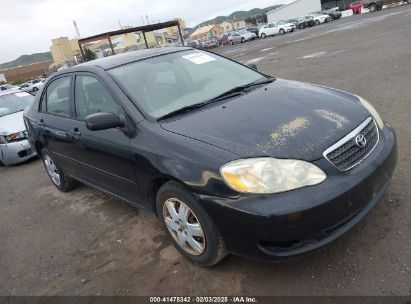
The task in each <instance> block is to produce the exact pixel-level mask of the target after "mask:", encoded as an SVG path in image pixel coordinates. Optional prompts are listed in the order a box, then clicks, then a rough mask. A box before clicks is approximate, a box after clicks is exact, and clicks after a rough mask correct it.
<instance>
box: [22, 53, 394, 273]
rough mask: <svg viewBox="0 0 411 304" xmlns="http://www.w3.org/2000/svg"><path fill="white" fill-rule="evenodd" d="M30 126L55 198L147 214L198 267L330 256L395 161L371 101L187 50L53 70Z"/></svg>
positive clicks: (389, 132) (390, 134) (376, 196)
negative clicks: (79, 195)
mask: <svg viewBox="0 0 411 304" xmlns="http://www.w3.org/2000/svg"><path fill="white" fill-rule="evenodd" d="M25 122H26V125H27V128H28V132H29V139H30V142H31V143H32V145H33V147H35V148H36V151H37V153H38V154H39V155H41V156H42V159H43V162H44V166H45V169H46V172H47V173H48V175H49V176H50V179H51V182H52V183H53V184H54V185H55V186H56V187H57V188H58V189H59V190H61V191H69V190H71V189H72V188H73V187H74V186H75V184H76V182H77V181H79V182H82V183H84V184H87V185H90V186H92V187H95V188H97V189H100V190H102V191H105V192H107V193H109V194H112V195H114V196H115V197H118V198H120V199H122V200H123V201H125V202H127V203H129V204H131V205H133V206H137V207H141V208H145V209H147V210H150V211H152V212H153V213H154V214H156V215H157V216H158V217H159V219H160V220H161V223H162V225H163V227H164V229H165V231H167V234H168V235H169V237H170V241H171V242H172V243H173V244H174V245H175V247H176V248H177V249H178V250H179V251H180V252H181V253H182V254H183V255H184V256H186V257H187V258H189V259H190V260H191V261H193V262H194V263H196V264H199V265H202V266H211V265H214V264H216V263H217V262H219V261H220V260H221V259H222V258H224V257H225V256H226V255H227V254H228V253H232V254H237V255H241V256H246V257H253V258H258V259H263V260H281V259H284V258H288V257H295V256H299V255H302V254H305V253H308V252H311V251H313V250H315V249H319V248H322V247H324V246H325V245H327V244H329V243H331V242H332V241H334V240H336V239H337V238H339V237H340V236H342V235H343V234H345V233H346V232H347V231H348V230H350V229H351V228H352V227H353V226H355V225H356V224H357V223H358V222H359V221H360V220H361V219H363V218H364V217H365V216H366V215H367V213H368V212H369V211H370V210H371V209H372V208H373V207H374V206H375V205H376V203H377V202H378V201H379V200H380V199H381V197H382V196H383V194H384V192H385V191H386V189H387V186H388V184H389V181H390V178H391V176H392V173H393V170H394V168H395V164H396V157H397V153H396V138H395V133H394V131H393V129H392V128H391V127H390V126H389V125H388V124H386V123H384V122H383V120H382V119H381V117H380V115H379V114H378V113H377V111H376V110H375V109H374V107H373V106H372V105H371V104H370V103H369V102H367V101H366V100H365V99H363V98H361V97H359V96H357V95H353V94H350V93H346V92H343V91H339V90H336V89H331V88H326V87H322V86H318V85H312V84H307V83H301V82H295V81H289V80H283V79H278V78H274V77H270V76H267V75H264V74H262V73H260V72H258V71H256V70H255V69H252V68H250V67H247V66H244V65H241V64H239V63H237V62H234V61H231V60H229V59H226V58H224V57H222V56H219V55H216V54H212V53H208V52H204V51H198V50H194V49H192V48H162V49H150V50H143V51H136V52H130V53H126V54H121V55H116V56H112V57H108V58H103V59H98V60H94V61H91V62H88V63H85V64H81V65H78V66H76V67H72V68H69V69H65V70H64V71H61V72H58V73H56V74H55V75H53V76H52V77H50V78H49V79H48V80H47V81H46V83H45V84H44V86H43V87H42V88H41V89H40V92H39V94H37V96H36V100H35V102H34V103H33V105H32V106H31V107H30V108H29V109H27V110H26V111H25Z"/></svg>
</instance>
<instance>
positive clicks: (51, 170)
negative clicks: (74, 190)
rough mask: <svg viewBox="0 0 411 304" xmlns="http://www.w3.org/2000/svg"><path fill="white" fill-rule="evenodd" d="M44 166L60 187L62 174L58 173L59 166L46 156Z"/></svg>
mask: <svg viewBox="0 0 411 304" xmlns="http://www.w3.org/2000/svg"><path fill="white" fill-rule="evenodd" d="M44 165H45V166H46V170H47V173H48V175H49V176H50V178H51V180H52V181H53V183H54V184H56V185H57V186H60V183H61V180H60V174H59V172H58V169H57V166H56V164H55V163H54V161H53V160H52V159H51V158H50V156H48V155H44Z"/></svg>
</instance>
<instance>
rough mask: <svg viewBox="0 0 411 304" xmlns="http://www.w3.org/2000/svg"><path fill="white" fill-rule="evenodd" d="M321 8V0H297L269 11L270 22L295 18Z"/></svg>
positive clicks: (268, 19) (268, 18)
mask: <svg viewBox="0 0 411 304" xmlns="http://www.w3.org/2000/svg"><path fill="white" fill-rule="evenodd" d="M320 10H321V0H295V1H293V2H291V3H289V4H286V5H283V6H281V7H279V8H276V9H273V10H272V11H270V12H268V13H267V21H268V22H277V21H280V20H288V19H294V18H298V17H302V16H305V15H307V14H310V13H312V12H318V11H320Z"/></svg>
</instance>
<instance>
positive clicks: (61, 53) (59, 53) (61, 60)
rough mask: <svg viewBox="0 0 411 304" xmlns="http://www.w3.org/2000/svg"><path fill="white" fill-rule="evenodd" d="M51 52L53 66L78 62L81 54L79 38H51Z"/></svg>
mask: <svg viewBox="0 0 411 304" xmlns="http://www.w3.org/2000/svg"><path fill="white" fill-rule="evenodd" d="M50 52H51V55H52V56H53V64H52V66H60V65H64V64H67V63H72V62H76V61H77V58H78V56H79V55H80V48H79V46H78V40H77V39H68V38H67V37H59V38H55V39H53V40H51V47H50Z"/></svg>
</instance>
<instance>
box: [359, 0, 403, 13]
mask: <svg viewBox="0 0 411 304" xmlns="http://www.w3.org/2000/svg"><path fill="white" fill-rule="evenodd" d="M363 2H364V7H365V8H368V9H369V10H370V12H375V11H377V10H381V9H382V7H383V6H384V5H390V4H398V3H408V4H411V0H365V1H363Z"/></svg>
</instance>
